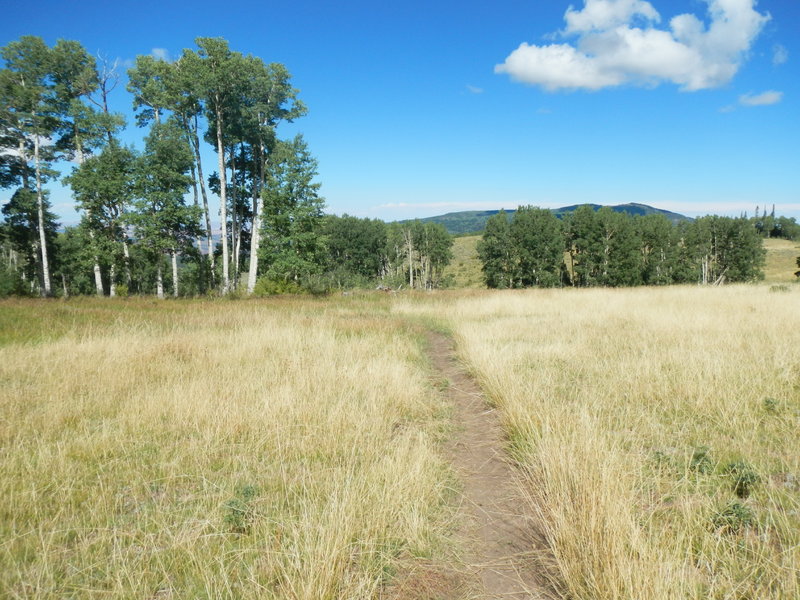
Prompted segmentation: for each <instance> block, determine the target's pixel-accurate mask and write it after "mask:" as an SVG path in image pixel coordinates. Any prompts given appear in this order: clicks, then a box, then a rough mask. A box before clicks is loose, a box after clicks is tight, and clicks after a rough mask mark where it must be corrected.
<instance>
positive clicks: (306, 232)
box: [260, 135, 325, 284]
mask: <svg viewBox="0 0 800 600" xmlns="http://www.w3.org/2000/svg"><path fill="white" fill-rule="evenodd" d="M316 176H317V161H316V160H315V159H314V158H313V157H312V156H311V153H310V152H309V150H308V146H307V145H306V143H305V141H304V140H303V138H302V136H300V135H298V136H296V137H295V138H294V139H293V140H291V141H289V142H283V141H281V142H278V144H277V145H276V148H275V150H274V152H273V159H272V161H271V163H270V165H269V168H268V170H267V176H266V180H267V185H266V186H265V188H264V190H263V191H262V194H263V198H264V214H263V217H262V220H261V223H262V231H261V238H262V243H261V248H260V252H261V259H262V264H263V266H264V272H265V274H266V276H267V277H268V278H269V279H272V280H282V281H293V282H295V283H298V284H299V283H302V282H303V281H304V280H306V279H307V278H308V277H309V276H311V275H317V274H319V273H320V272H321V271H322V265H323V262H324V251H325V248H324V245H323V243H322V238H321V235H320V234H321V231H322V223H323V221H322V209H323V207H324V204H325V200H324V198H322V197H320V196H319V188H320V184H319V183H315V182H314V178H315V177H316Z"/></svg>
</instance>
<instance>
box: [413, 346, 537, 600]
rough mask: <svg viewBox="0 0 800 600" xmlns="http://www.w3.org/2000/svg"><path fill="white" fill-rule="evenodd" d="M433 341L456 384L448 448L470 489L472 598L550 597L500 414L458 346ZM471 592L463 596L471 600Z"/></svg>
mask: <svg viewBox="0 0 800 600" xmlns="http://www.w3.org/2000/svg"><path fill="white" fill-rule="evenodd" d="M428 341H429V352H430V359H431V363H432V365H433V367H434V368H435V369H436V371H437V372H438V374H440V375H441V377H442V378H444V379H446V380H447V381H448V384H449V385H448V386H447V391H446V392H445V393H446V394H447V395H448V398H449V400H450V401H451V402H452V403H453V406H454V420H455V425H456V433H455V436H454V439H453V441H452V442H451V444H450V447H449V449H448V450H449V453H450V459H451V461H452V463H453V465H454V467H455V469H456V472H457V473H458V475H459V477H460V478H461V481H462V485H463V497H462V498H461V506H460V511H461V516H462V518H461V521H462V523H463V526H462V531H461V532H460V537H461V538H462V540H463V544H464V548H465V554H464V556H463V562H464V564H463V566H462V567H461V569H459V570H462V569H463V578H464V579H465V581H464V583H466V584H467V588H468V589H469V592H467V596H466V597H468V598H476V599H477V598H480V599H491V600H496V599H501V598H502V599H504V600H511V599H513V600H522V599H542V600H543V599H545V598H548V597H549V596H548V595H547V594H546V593H545V591H544V590H545V587H544V586H543V585H542V584H541V583H540V582H538V581H537V577H536V570H535V566H534V565H535V560H533V556H532V553H533V552H535V551H536V550H535V548H536V547H537V543H536V541H535V539H534V534H533V532H534V531H535V527H534V522H533V519H532V517H531V516H530V515H526V514H524V509H525V505H526V503H525V502H524V501H522V499H521V498H520V497H519V493H518V487H517V483H516V480H515V477H516V475H515V472H514V468H513V466H512V465H511V464H510V463H509V461H508V458H507V456H506V452H505V449H504V437H503V430H502V427H501V425H500V419H499V416H498V414H497V411H496V410H494V409H493V408H492V407H490V406H489V405H488V404H487V402H486V399H485V398H484V396H483V394H482V393H481V390H480V388H479V387H478V384H477V382H476V381H475V380H474V379H473V378H472V377H471V376H470V375H469V374H468V373H466V372H465V371H464V369H463V368H462V366H461V365H460V364H459V362H458V360H457V359H456V357H455V353H454V349H453V342H452V340H451V339H450V338H448V337H447V336H445V335H442V334H440V333H436V332H432V331H431V332H429V333H428ZM463 591H464V590H463V589H462V592H461V593H459V595H458V597H461V598H463V597H464V595H463Z"/></svg>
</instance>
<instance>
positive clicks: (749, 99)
mask: <svg viewBox="0 0 800 600" xmlns="http://www.w3.org/2000/svg"><path fill="white" fill-rule="evenodd" d="M781 100H783V92H776V91H775V90H769V91H766V92H763V93H761V94H744V95H742V96H739V104H741V105H742V106H769V105H770V104H777V103H778V102H780V101H781Z"/></svg>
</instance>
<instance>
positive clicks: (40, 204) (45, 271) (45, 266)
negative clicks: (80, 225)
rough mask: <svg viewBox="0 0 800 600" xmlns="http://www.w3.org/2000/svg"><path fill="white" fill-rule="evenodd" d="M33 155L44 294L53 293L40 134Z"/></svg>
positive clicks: (36, 136)
mask: <svg viewBox="0 0 800 600" xmlns="http://www.w3.org/2000/svg"><path fill="white" fill-rule="evenodd" d="M33 156H34V162H35V164H36V208H37V212H38V213H39V214H38V217H39V249H40V250H41V253H42V286H43V295H44V296H50V295H52V290H51V287H50V263H49V261H48V260H47V238H46V236H45V231H44V196H43V195H42V172H41V168H40V165H39V134H38V133H37V134H36V135H35V136H34V141H33Z"/></svg>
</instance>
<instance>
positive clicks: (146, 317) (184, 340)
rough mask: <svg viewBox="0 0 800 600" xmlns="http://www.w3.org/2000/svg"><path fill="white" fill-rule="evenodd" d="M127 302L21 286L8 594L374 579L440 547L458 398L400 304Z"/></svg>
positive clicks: (1, 477) (340, 589) (6, 384)
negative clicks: (24, 295) (393, 316)
mask: <svg viewBox="0 0 800 600" xmlns="http://www.w3.org/2000/svg"><path fill="white" fill-rule="evenodd" d="M125 302H126V301H124V300H120V301H115V302H109V301H106V302H103V301H96V300H94V301H92V300H85V301H82V302H79V303H76V304H71V303H67V304H59V303H55V302H53V303H50V304H41V303H38V302H34V303H31V304H28V305H26V303H24V302H21V303H19V304H12V305H11V307H12V308H13V309H14V310H18V311H19V312H18V313H17V314H18V315H19V316H18V318H19V319H23V318H24V317H25V316H26V315H27V316H35V317H36V318H37V319H42V320H43V321H44V322H43V323H41V324H40V325H37V326H33V325H25V326H22V325H20V326H19V327H17V328H16V329H21V330H23V331H26V330H27V331H33V332H34V333H37V332H39V331H41V332H42V334H41V335H38V333H37V335H33V334H30V335H29V334H24V335H17V334H14V335H10V336H7V338H6V339H7V340H8V339H9V338H10V339H18V340H22V341H25V340H27V339H29V338H30V339H33V338H36V343H27V342H26V343H7V345H6V346H5V347H4V348H2V349H0V383H2V390H3V393H2V402H1V403H0V416H1V417H2V418H1V419H0V445H1V447H2V455H3V460H2V463H0V540H1V541H0V597H3V598H65V597H76V598H77V597H80V598H95V597H96V598H100V597H103V598H108V597H113V598H200V597H203V598H298V599H299V598H303V599H308V600H311V599H319V598H331V599H332V598H370V597H376V596H377V595H378V593H379V590H380V589H381V586H382V585H383V584H384V583H385V582H386V581H387V580H388V579H389V578H390V576H391V574H392V573H393V571H394V569H395V568H396V564H397V561H398V557H400V556H401V555H402V556H405V557H409V556H423V557H424V556H429V555H431V554H434V553H435V552H437V551H438V550H437V549H440V546H441V545H442V529H443V526H444V524H445V517H446V516H447V514H446V508H445V504H444V499H445V496H446V495H447V493H448V492H447V490H448V489H450V488H451V487H452V486H451V483H452V482H451V475H450V473H449V470H448V467H447V465H446V464H445V463H444V462H443V461H442V459H441V458H440V454H439V448H438V444H439V439H440V438H441V437H442V435H443V428H444V427H445V425H446V407H444V406H443V405H442V404H441V401H440V400H439V399H437V397H436V395H435V394H434V393H433V391H432V390H431V388H430V386H429V384H428V381H427V373H426V371H425V369H424V362H423V361H422V359H421V354H420V349H419V347H418V344H417V343H416V342H415V338H414V335H413V334H412V332H411V331H410V330H408V329H407V328H405V327H404V326H403V325H402V324H399V323H398V322H396V321H392V320H390V319H387V318H386V317H385V314H386V302H385V301H383V300H380V301H374V300H372V299H353V300H352V301H349V302H345V301H337V302H333V301H329V302H325V303H320V302H316V301H304V300H291V301H290V300H280V301H276V302H239V303H234V302H174V303H173V302H169V303H166V304H164V303H162V304H160V305H158V308H157V309H155V310H153V311H151V310H150V305H149V303H147V302H144V303H134V304H133V305H131V304H126V303H125ZM8 306H9V305H8V304H7V305H5V306H4V307H2V308H3V309H5V308H8ZM26 310H29V312H27V313H26V312H25V311H26ZM114 315H117V316H116V317H115V316H114ZM48 320H50V322H52V323H53V327H52V330H53V331H54V332H57V333H58V335H46V331H47V328H46V327H45V325H44V323H46V322H48ZM4 327H6V328H7V325H6V326H4ZM6 330H8V329H6ZM405 560H407V559H405Z"/></svg>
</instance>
